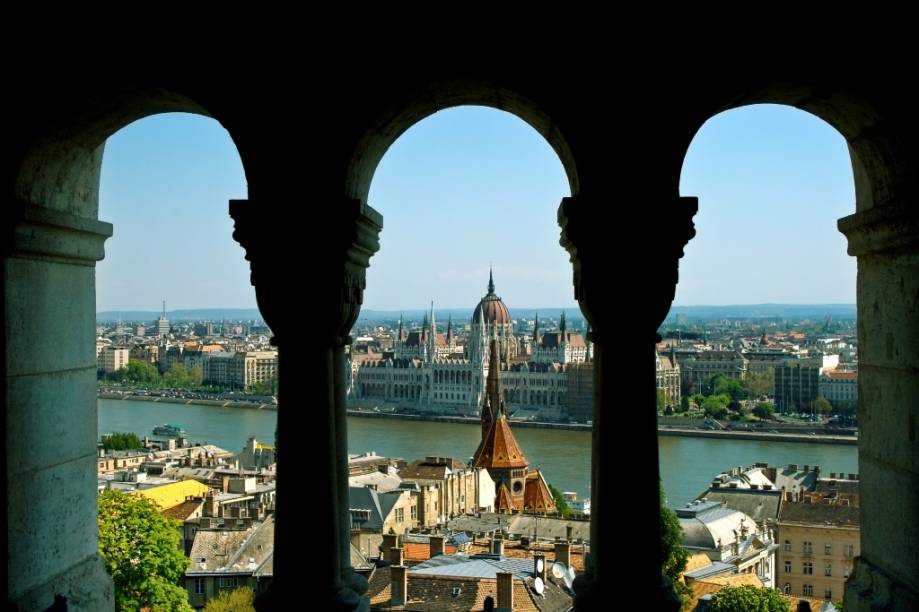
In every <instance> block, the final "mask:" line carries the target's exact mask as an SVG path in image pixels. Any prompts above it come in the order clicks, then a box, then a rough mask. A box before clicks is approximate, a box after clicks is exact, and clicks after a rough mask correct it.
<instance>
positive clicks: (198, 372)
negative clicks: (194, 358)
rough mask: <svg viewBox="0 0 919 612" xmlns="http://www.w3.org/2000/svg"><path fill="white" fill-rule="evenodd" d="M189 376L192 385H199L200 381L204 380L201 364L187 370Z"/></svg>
mask: <svg viewBox="0 0 919 612" xmlns="http://www.w3.org/2000/svg"><path fill="white" fill-rule="evenodd" d="M189 374H190V376H191V384H192V386H193V387H200V386H201V383H202V382H204V370H203V369H202V368H201V366H199V365H196V366H195V367H193V368H192V369H191V370H189Z"/></svg>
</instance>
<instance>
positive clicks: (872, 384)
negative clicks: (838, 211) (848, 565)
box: [838, 203, 919, 611]
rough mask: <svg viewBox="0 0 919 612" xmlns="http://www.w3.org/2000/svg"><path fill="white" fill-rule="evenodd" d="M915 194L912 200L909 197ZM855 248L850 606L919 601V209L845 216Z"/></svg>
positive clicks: (842, 224) (842, 225)
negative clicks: (856, 537)
mask: <svg viewBox="0 0 919 612" xmlns="http://www.w3.org/2000/svg"><path fill="white" fill-rule="evenodd" d="M910 204H911V205H910ZM838 225H839V230H840V231H841V232H842V233H843V234H845V235H846V238H848V239H849V254H850V255H855V256H856V257H858V359H859V366H858V370H859V372H858V427H859V442H858V471H859V481H860V484H859V487H860V494H861V495H860V498H861V502H860V503H861V555H860V556H859V557H858V558H856V560H855V567H854V572H853V574H852V577H851V578H850V579H849V581H848V582H847V585H846V597H845V607H846V610H855V611H860V610H881V609H883V610H916V609H919V555H917V554H916V547H915V542H917V541H919V522H917V521H916V517H917V516H919V496H917V495H916V491H917V490H919V350H917V348H916V347H917V346H919V316H917V315H916V313H917V312H919V209H917V207H916V206H915V204H914V203H901V204H895V205H887V206H882V207H878V208H872V209H868V210H865V211H862V212H858V213H856V214H854V215H850V216H848V217H844V218H843V219H840V220H839V224H838Z"/></svg>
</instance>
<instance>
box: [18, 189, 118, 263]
mask: <svg viewBox="0 0 919 612" xmlns="http://www.w3.org/2000/svg"><path fill="white" fill-rule="evenodd" d="M18 208H19V214H18V220H17V222H15V223H14V224H13V235H12V237H11V238H12V239H11V240H10V241H9V242H8V243H7V245H8V246H7V253H6V254H7V255H9V256H12V257H28V258H33V259H44V260H49V261H57V262H61V263H67V264H72V265H80V266H94V265H96V262H97V261H99V260H101V259H102V258H103V257H105V241H106V239H107V238H110V237H111V235H112V224H111V223H105V222H104V221H97V220H95V219H87V218H85V217H78V216H76V215H71V214H69V213H65V212H61V211H57V210H51V209H49V208H43V207H41V206H35V205H34V204H28V203H25V202H19V203H18Z"/></svg>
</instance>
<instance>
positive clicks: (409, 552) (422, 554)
mask: <svg viewBox="0 0 919 612" xmlns="http://www.w3.org/2000/svg"><path fill="white" fill-rule="evenodd" d="M455 553H456V546H453V545H452V544H444V554H445V555H452V554H455ZM402 555H403V557H404V558H405V559H406V560H411V561H427V560H428V559H430V558H431V545H430V544H417V543H414V542H405V543H403V544H402Z"/></svg>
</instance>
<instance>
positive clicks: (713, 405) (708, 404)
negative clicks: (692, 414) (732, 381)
mask: <svg viewBox="0 0 919 612" xmlns="http://www.w3.org/2000/svg"><path fill="white" fill-rule="evenodd" d="M730 401H731V398H730V397H728V396H727V395H712V396H710V397H707V398H705V401H704V402H702V408H703V409H704V410H705V414H706V415H707V416H710V417H712V418H713V419H723V418H724V417H725V416H727V414H728V403H729V402H730Z"/></svg>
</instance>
